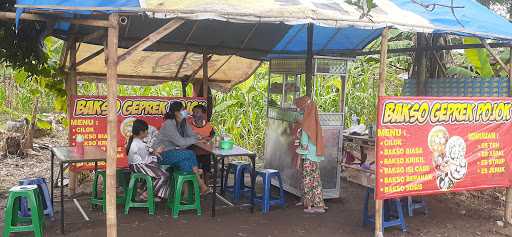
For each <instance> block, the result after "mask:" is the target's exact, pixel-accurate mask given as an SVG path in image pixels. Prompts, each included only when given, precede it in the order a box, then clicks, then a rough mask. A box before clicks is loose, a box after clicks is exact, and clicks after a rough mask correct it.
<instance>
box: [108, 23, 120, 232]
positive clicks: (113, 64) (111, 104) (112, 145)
mask: <svg viewBox="0 0 512 237" xmlns="http://www.w3.org/2000/svg"><path fill="white" fill-rule="evenodd" d="M108 19H109V24H110V27H109V28H108V39H107V49H106V52H107V53H106V57H107V104H108V117H107V137H108V138H107V188H106V191H107V193H106V206H107V208H106V209H107V237H117V215H116V183H117V182H116V160H117V114H116V100H117V65H118V63H117V61H118V58H117V57H118V56H117V48H118V40H119V39H118V37H119V24H118V22H119V15H118V14H117V13H112V14H110V16H109V18H108Z"/></svg>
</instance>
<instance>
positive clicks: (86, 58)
mask: <svg viewBox="0 0 512 237" xmlns="http://www.w3.org/2000/svg"><path fill="white" fill-rule="evenodd" d="M104 51H105V48H101V49H99V50H98V51H96V52H94V53H92V54H91V55H89V56H87V57H85V58H82V59H80V61H79V62H78V63H76V67H80V66H81V65H83V64H85V63H87V62H89V61H91V60H92V59H94V58H96V57H98V56H99V55H100V54H102V53H103V52H104Z"/></svg>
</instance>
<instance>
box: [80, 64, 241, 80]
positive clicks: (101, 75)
mask: <svg viewBox="0 0 512 237" xmlns="http://www.w3.org/2000/svg"><path fill="white" fill-rule="evenodd" d="M202 68H203V66H202V65H201V66H200V67H199V68H198V69H196V70H195V71H194V73H192V75H194V77H193V78H190V79H193V80H197V79H199V78H195V76H196V75H197V73H199V71H200V70H201V69H202ZM77 76H78V79H80V80H86V79H87V78H94V79H100V80H105V78H106V77H107V75H106V74H105V73H93V72H77ZM82 78H83V79H82ZM117 78H118V79H119V80H123V79H133V80H153V81H181V79H182V77H176V78H173V77H164V76H145V75H126V74H117ZM190 79H188V80H190ZM208 81H209V82H212V83H219V84H229V83H231V81H224V80H214V79H209V80H208Z"/></svg>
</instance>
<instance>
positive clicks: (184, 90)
mask: <svg viewBox="0 0 512 237" xmlns="http://www.w3.org/2000/svg"><path fill="white" fill-rule="evenodd" d="M181 96H182V97H187V81H185V80H182V81H181Z"/></svg>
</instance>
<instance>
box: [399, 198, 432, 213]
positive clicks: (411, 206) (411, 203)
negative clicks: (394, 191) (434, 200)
mask: <svg viewBox="0 0 512 237" xmlns="http://www.w3.org/2000/svg"><path fill="white" fill-rule="evenodd" d="M403 204H404V206H405V207H406V208H407V212H408V214H409V216H414V210H416V209H420V208H423V213H424V214H425V215H427V214H428V209H427V202H426V201H425V200H423V198H421V197H418V198H413V197H411V196H409V197H407V199H405V200H404V202H403Z"/></svg>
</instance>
